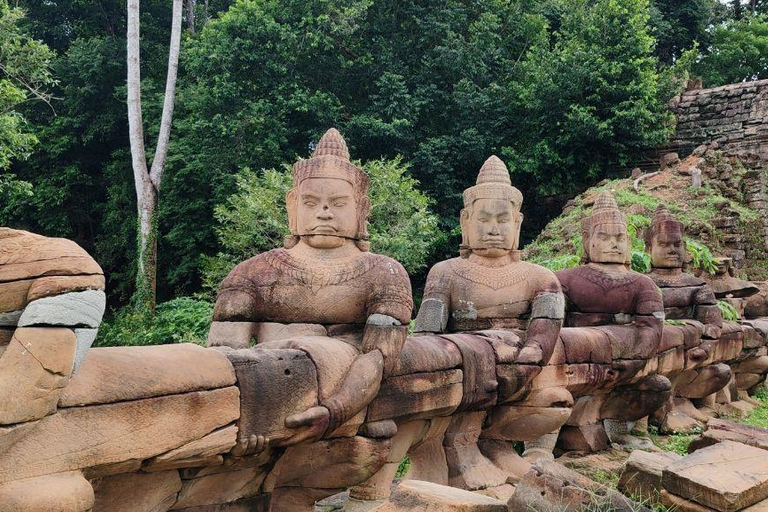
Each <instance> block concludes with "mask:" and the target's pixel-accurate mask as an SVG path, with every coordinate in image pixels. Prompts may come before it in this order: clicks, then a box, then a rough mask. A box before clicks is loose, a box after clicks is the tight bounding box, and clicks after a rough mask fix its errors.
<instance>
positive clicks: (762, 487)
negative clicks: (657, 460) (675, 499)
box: [662, 441, 768, 512]
mask: <svg viewBox="0 0 768 512" xmlns="http://www.w3.org/2000/svg"><path fill="white" fill-rule="evenodd" d="M662 485H663V487H664V489H666V490H667V491H668V492H670V493H672V494H675V495H677V496H680V497H681V498H685V499H689V500H692V501H695V502H697V503H699V504H701V505H704V506H707V507H710V508H713V509H715V510H718V511H720V512H735V511H737V510H741V509H743V508H746V507H748V506H750V505H754V504H755V503H757V502H758V501H761V500H763V499H766V498H768V458H766V456H765V451H763V450H761V449H759V448H755V447H752V446H747V445H745V444H741V443H736V442H733V441H722V442H720V443H718V444H715V445H713V446H708V447H706V448H702V449H700V450H697V451H695V452H694V453H692V454H690V455H688V456H687V457H685V458H683V459H681V460H679V461H677V462H673V463H672V464H670V465H669V466H667V467H666V468H665V469H664V471H663V474H662Z"/></svg>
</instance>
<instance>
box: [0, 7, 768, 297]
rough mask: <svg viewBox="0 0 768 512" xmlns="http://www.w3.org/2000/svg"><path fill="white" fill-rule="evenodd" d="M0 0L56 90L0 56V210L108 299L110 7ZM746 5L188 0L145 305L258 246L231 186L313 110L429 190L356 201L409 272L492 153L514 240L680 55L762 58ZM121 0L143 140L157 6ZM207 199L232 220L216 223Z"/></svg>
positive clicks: (653, 118) (649, 137) (679, 74)
mask: <svg viewBox="0 0 768 512" xmlns="http://www.w3.org/2000/svg"><path fill="white" fill-rule="evenodd" d="M6 1H7V0H0V6H2V10H1V11H0V13H1V14H2V22H0V31H2V35H3V36H4V37H2V38H1V39H0V45H2V46H0V58H1V59H3V60H2V63H3V65H4V66H6V65H7V62H10V61H8V58H9V57H8V56H9V55H11V54H13V52H11V53H8V50H7V48H11V46H8V44H7V42H10V41H18V42H20V44H16V43H14V45H15V46H13V45H12V46H13V48H16V49H17V50H18V49H25V48H26V50H24V51H25V52H27V53H28V54H29V55H30V56H34V58H32V57H30V58H28V59H26V60H20V61H18V64H19V65H18V66H17V67H16V68H14V69H17V70H20V71H21V72H22V73H23V75H21V76H26V77H28V78H33V79H34V80H35V82H34V83H36V84H40V85H45V87H44V88H43V89H49V91H48V92H49V93H50V94H52V95H53V96H54V97H55V98H56V99H55V100H54V101H52V102H51V106H52V107H53V108H51V107H49V106H48V105H47V104H45V102H40V101H37V102H34V101H27V100H28V99H30V98H29V92H28V91H24V90H23V88H22V90H21V94H22V95H20V93H19V92H18V90H12V89H11V88H9V87H8V82H7V81H5V80H4V79H5V78H7V77H8V76H7V75H3V74H2V73H0V84H2V85H0V116H3V117H2V119H3V121H2V122H0V155H7V158H6V162H10V161H11V160H12V161H13V164H12V166H11V167H10V168H9V174H7V175H2V176H0V187H1V190H2V191H3V194H4V195H3V197H2V199H3V202H2V206H1V207H0V224H4V225H11V226H14V227H20V228H25V229H31V230H34V231H37V232H40V233H44V234H47V235H54V236H65V237H68V238H72V239H74V240H75V241H77V242H78V243H80V244H81V245H82V246H83V247H85V248H86V249H87V250H88V251H89V252H90V253H91V254H93V255H94V257H95V258H96V259H97V260H98V261H99V263H100V264H101V265H102V266H103V267H104V269H105V271H106V273H107V278H108V281H107V289H108V294H109V299H110V305H111V306H112V307H119V306H120V305H124V304H126V303H127V302H128V300H129V299H130V297H131V295H132V294H133V292H134V285H135V282H136V280H135V268H136V264H135V258H136V203H135V201H136V199H135V192H134V185H133V177H132V173H131V167H130V155H129V151H128V138H127V119H126V106H125V76H126V66H125V43H126V41H125V29H126V27H125V5H124V3H122V2H119V1H117V0H103V1H101V2H99V4H98V8H95V7H94V5H93V3H92V2H88V1H86V0H67V1H63V0H19V2H18V5H20V6H21V8H22V9H25V10H26V18H22V16H21V11H20V10H19V9H16V8H13V9H11V8H9V7H8V6H7V3H6ZM752 4H754V9H752V8H750V7H747V6H746V5H745V6H744V9H742V10H741V11H740V12H738V13H737V12H735V11H734V10H733V5H734V4H733V3H732V2H729V4H728V5H727V6H723V4H721V3H720V2H717V1H716V0H682V1H667V0H621V1H619V0H577V1H571V0H448V1H442V2H437V1H434V0H427V1H418V2H417V1H414V0H403V1H398V2H393V1H391V0H343V1H340V2H330V1H328V0H303V1H298V0H286V1H276V0H235V1H232V0H211V1H210V2H206V5H208V6H209V12H208V13H207V15H205V16H204V15H203V13H202V11H201V9H203V7H202V6H201V3H200V2H198V12H197V22H196V23H195V25H196V30H195V32H194V33H192V32H189V31H187V32H186V33H185V34H184V40H183V42H182V55H181V68H180V75H179V84H178V94H177V101H176V105H177V108H176V115H175V119H174V127H173V131H172V137H171V148H170V153H169V156H168V162H167V166H166V174H165V177H164V181H163V188H162V190H161V192H160V218H159V274H158V278H159V295H160V299H161V301H162V300H165V301H168V300H169V299H171V298H173V297H175V296H179V295H189V294H193V293H196V292H198V291H200V290H201V289H202V286H203V278H204V277H205V278H206V279H207V280H208V281H209V282H210V281H212V280H213V279H214V277H213V276H216V275H221V272H223V271H224V270H225V269H226V268H228V265H230V264H231V263H232V262H233V261H234V260H237V259H238V258H241V257H245V256H247V255H250V254H252V253H253V252H254V251H256V250H261V249H262V248H264V249H265V248H267V247H270V246H276V245H279V244H280V239H281V237H282V233H283V230H284V226H283V225H281V224H280V222H281V221H282V219H283V217H282V215H283V213H282V211H281V210H280V206H279V201H277V200H275V201H269V202H266V201H263V200H262V201H261V202H259V201H256V200H255V199H254V197H255V196H253V195H251V196H250V199H248V190H251V192H253V193H255V192H254V191H258V190H261V189H260V188H259V187H266V189H264V190H272V191H276V190H278V189H279V188H280V187H284V186H286V184H285V181H280V180H285V175H284V174H283V173H282V172H280V171H275V172H274V173H273V174H270V172H271V171H269V172H268V171H262V169H282V168H283V167H282V166H284V165H286V164H290V163H292V162H293V161H295V160H296V158H298V157H304V156H306V155H307V154H308V153H309V151H310V149H311V146H312V144H313V143H315V142H316V141H317V139H318V137H319V136H320V135H321V134H322V133H323V132H324V131H325V130H326V129H327V128H328V127H330V126H336V127H338V128H339V129H340V130H341V131H342V133H343V134H344V135H345V137H346V139H347V142H348V143H349V146H350V150H351V153H352V155H353V156H354V157H355V158H359V159H361V160H362V161H364V162H369V165H371V163H372V162H395V161H398V160H396V159H397V158H401V159H402V160H399V162H400V163H399V164H398V165H397V166H395V167H397V168H398V169H401V170H402V169H405V168H406V167H407V170H404V171H402V172H403V174H402V176H403V177H404V179H400V178H397V179H398V180H400V182H402V183H404V184H405V185H404V186H406V187H408V188H409V190H410V189H411V188H413V187H415V183H414V182H411V181H409V180H410V179H411V178H413V179H416V180H418V184H419V185H418V187H419V190H420V191H421V192H423V193H424V194H426V196H428V197H429V198H431V203H429V204H430V209H431V210H432V211H433V212H434V213H435V214H436V215H437V227H436V230H435V226H434V225H433V224H432V222H434V220H433V218H432V217H431V216H428V215H427V214H426V207H427V203H428V201H427V199H426V198H423V197H422V196H410V195H408V194H410V192H408V193H405V192H404V191H403V190H400V189H396V188H382V189H380V190H378V191H377V192H376V193H377V194H382V196H381V197H380V198H377V197H376V196H374V197H373V201H374V204H379V205H380V207H379V209H378V211H379V212H380V213H381V218H384V217H392V218H393V219H394V218H395V217H398V218H399V222H402V223H405V225H403V224H399V225H397V226H391V225H390V224H381V225H382V226H385V225H386V226H387V229H386V230H384V229H379V228H377V227H376V226H377V222H378V221H377V220H376V219H375V218H374V219H373V221H372V226H373V227H372V234H373V236H374V249H375V250H379V251H382V252H388V253H390V254H392V255H395V257H396V258H398V259H402V260H404V263H406V266H407V267H408V268H409V270H411V271H412V272H413V273H415V274H416V282H415V283H414V284H415V285H416V288H418V287H419V284H420V280H421V279H423V277H424V275H423V274H424V271H423V270H421V269H426V268H428V267H429V266H430V265H431V264H432V263H434V262H435V261H437V260H440V259H444V258H446V257H448V256H453V255H454V253H455V248H456V246H457V245H458V229H457V227H458V212H459V209H460V208H461V191H462V190H463V189H464V188H465V187H467V186H468V185H471V184H472V183H473V182H474V179H475V176H476V173H477V170H478V169H479V167H480V165H481V164H482V162H483V161H484V160H485V158H487V157H488V155H490V154H492V153H495V154H498V155H499V156H500V157H502V158H503V159H504V160H505V162H506V163H507V165H508V166H509V167H510V170H511V171H512V173H513V180H514V182H515V185H516V186H518V187H519V188H520V189H521V190H522V191H523V193H524V194H525V197H526V201H525V203H524V204H523V209H524V213H525V215H526V221H525V224H524V225H523V228H524V232H523V241H524V242H526V241H529V240H531V239H532V238H534V236H535V234H536V232H537V231H538V230H539V229H541V228H542V227H543V226H544V225H545V224H546V222H547V221H548V220H549V219H550V218H551V217H552V216H554V215H555V214H557V213H559V211H560V207H561V206H562V204H563V202H564V201H565V199H566V198H567V197H568V196H569V195H572V194H573V193H575V192H578V191H581V190H584V189H585V188H587V187H588V186H590V185H592V184H594V183H595V182H596V181H598V180H600V179H602V178H605V177H613V176H616V175H620V174H621V173H623V172H625V171H626V169H627V167H628V166H629V165H630V164H631V163H632V162H633V159H634V158H635V155H636V154H637V153H638V152H639V151H642V150H644V149H646V148H651V147H654V146H656V145H658V144H659V143H660V142H661V141H663V140H664V137H665V136H666V134H667V133H668V131H669V129H670V128H669V126H668V125H667V121H668V120H669V115H668V113H667V112H666V110H665V105H666V102H667V100H668V99H669V98H670V97H671V96H672V95H674V94H675V93H676V92H677V90H678V88H679V87H680V86H681V85H682V82H683V81H684V79H685V78H686V77H687V76H688V72H689V69H690V68H691V66H692V65H693V63H695V67H694V71H698V72H700V73H702V74H705V73H706V74H705V81H707V82H708V81H709V80H732V79H736V75H726V74H724V71H723V69H726V68H727V69H736V68H735V67H734V65H733V62H735V60H734V59H738V62H739V66H738V79H741V78H745V77H749V76H762V75H761V74H760V73H762V72H763V68H761V66H762V65H763V64H761V62H762V61H760V59H759V58H757V57H756V55H757V53H758V52H757V50H759V48H761V46H760V45H762V44H764V37H763V36H762V35H760V34H761V32H760V30H761V29H760V27H761V26H762V25H761V24H764V21H762V18H759V17H758V15H759V13H760V10H761V9H764V6H763V4H764V3H763V2H752ZM141 9H142V16H141V18H142V25H141V27H142V28H141V30H142V33H141V37H142V59H143V61H142V79H143V83H142V96H143V106H144V118H145V136H146V137H147V141H151V140H153V139H154V138H155V137H156V135H157V134H156V132H155V130H156V129H157V124H158V123H157V120H158V118H159V115H160V110H161V100H162V90H163V83H164V79H165V71H166V69H165V66H166V60H167V49H168V40H169V35H170V34H169V27H170V17H171V16H170V14H171V13H170V11H171V5H170V3H169V2H166V1H160V0H143V1H142V3H141ZM753 10H754V11H755V12H752V11H753ZM189 14H190V13H185V16H186V17H187V18H189ZM734 20H736V21H734ZM28 34H30V35H31V36H32V37H31V38H30V37H29V35H28ZM654 38H655V41H654ZM35 39H39V40H40V41H42V43H44V44H45V45H47V47H48V48H50V50H47V49H46V46H44V45H43V44H42V43H39V42H36V41H35ZM17 50H14V51H17ZM739 52H742V53H741V54H739ZM22 53H24V52H22ZM762 53H763V54H765V52H762ZM739 55H743V56H744V58H741V57H738V56H739ZM753 57H754V58H753ZM696 61H698V62H696ZM46 69H50V70H51V74H50V75H47V74H46V71H45V70H46ZM53 80H55V81H56V83H54V82H53ZM707 82H705V83H706V85H716V84H710V83H707ZM15 87H17V88H18V83H15ZM54 111H55V114H54ZM24 120H26V121H24ZM9 127H10V128H11V132H6V131H5V130H6V129H8V128H9ZM6 133H13V134H15V135H14V136H17V137H22V139H14V140H13V141H12V142H9V141H11V139H8V138H6V137H7V135H6ZM35 138H36V139H37V140H39V141H40V144H38V145H36V146H32V143H33V142H34V139H35ZM149 146H150V147H151V146H152V144H149ZM32 149H34V151H32ZM10 152H13V154H11V153H10ZM30 153H31V154H30ZM27 156H29V157H28V158H27V159H26V160H24V161H22V159H23V157H27ZM9 159H10V160H9ZM0 163H2V160H0ZM406 164H407V165H406ZM7 165H8V163H5V164H3V165H0V168H2V167H4V166H7ZM381 165H385V164H384V163H382V164H381ZM386 165H389V164H386ZM248 169H250V171H249V170H248ZM393 169H394V167H393ZM0 170H2V169H0ZM11 184H13V186H12V187H11V186H10V185H11ZM392 185H393V186H394V185H395V184H394V183H393V184H392ZM414 193H415V192H414ZM233 194H234V195H233ZM403 194H405V199H404V200H403V201H401V202H397V201H393V200H392V198H393V197H396V196H397V197H401V196H402V195H403ZM278 196H279V194H278ZM416 197H419V198H421V199H418V200H415V199H413V198H416ZM237 198H240V203H238V204H233V203H232V201H234V200H235V199H237ZM377 201H378V203H377ZM407 206H413V207H414V208H415V210H414V211H419V212H422V213H420V214H419V215H421V217H417V218H416V219H413V218H411V217H409V216H408V212H409V211H410V210H407V209H404V208H405V207H407ZM228 208H229V209H231V211H233V212H239V211H240V210H238V208H241V209H243V210H242V211H243V218H242V219H240V220H235V218H234V217H232V216H231V218H229V219H227V215H226V213H224V212H225V211H226V210H227V209H228ZM376 211H377V210H376V209H374V215H376ZM246 212H247V215H246ZM248 219H251V221H252V222H254V223H258V224H259V226H258V227H259V228H260V229H261V231H259V229H256V228H254V226H252V225H248V222H249V220H248ZM427 219H429V220H427ZM422 222H426V223H427V224H425V225H420V223H422ZM417 231H418V233H417V234H414V233H416V232H417ZM393 233H403V236H402V237H401V238H398V237H397V236H395V235H393ZM436 233H440V235H439V236H437V235H436ZM376 237H378V239H377V238H376ZM406 242H407V243H406ZM377 244H378V246H377ZM406 245H410V246H411V250H410V251H404V250H403V248H404V246H406ZM217 255H223V257H219V256H217ZM414 258H415V259H414ZM222 262H226V264H222ZM571 262H572V261H567V262H566V261H563V262H561V264H563V265H566V264H570V263H571ZM217 264H218V270H213V268H214V267H215V266H216V265H217ZM636 264H637V265H638V266H639V265H642V264H644V262H643V261H642V260H640V259H638V260H637V261H636ZM204 268H205V273H204V272H203V270H204ZM217 272H218V274H217Z"/></svg>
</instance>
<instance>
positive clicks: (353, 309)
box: [209, 129, 413, 510]
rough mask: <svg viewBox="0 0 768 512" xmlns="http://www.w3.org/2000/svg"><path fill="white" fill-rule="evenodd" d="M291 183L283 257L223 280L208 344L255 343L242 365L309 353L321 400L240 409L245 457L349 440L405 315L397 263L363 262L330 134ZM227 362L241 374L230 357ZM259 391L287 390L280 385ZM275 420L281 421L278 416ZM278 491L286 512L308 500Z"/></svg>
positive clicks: (355, 196) (343, 162)
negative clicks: (259, 356)
mask: <svg viewBox="0 0 768 512" xmlns="http://www.w3.org/2000/svg"><path fill="white" fill-rule="evenodd" d="M293 180H294V186H293V188H292V189H291V190H290V191H289V192H288V194H287V195H286V205H287V209H288V218H289V227H290V232H291V234H290V236H288V237H287V238H286V242H285V247H284V248H280V249H274V250H271V251H269V252H266V253H263V254H259V255H257V256H255V257H253V258H251V259H249V260H247V261H245V262H243V263H240V264H239V265H237V266H236V267H235V268H234V269H233V270H232V271H231V272H230V274H229V275H228V276H227V278H226V279H225V280H224V281H223V282H222V284H221V287H220V290H219V294H218V298H217V300H216V306H215V309H214V323H213V325H212V327H211V332H210V335H209V344H211V345H227V346H229V347H232V348H236V349H248V347H250V341H251V338H252V337H256V338H257V340H256V341H257V344H256V346H255V347H254V348H253V349H249V350H245V351H243V350H238V352H239V353H242V354H243V355H242V357H243V358H245V359H246V360H249V359H248V358H250V357H251V356H250V355H249V354H250V353H251V352H253V351H265V350H267V351H273V350H283V351H285V350H288V351H291V350H294V351H295V350H298V351H301V352H303V353H305V354H308V355H309V357H310V359H311V361H312V363H314V365H315V366H316V367H317V374H318V375H317V379H316V385H317V387H318V388H319V389H318V392H319V396H317V397H315V396H310V397H302V399H297V397H294V396H291V397H285V399H284V400H281V401H280V403H275V404H272V403H270V404H262V405H260V406H259V407H250V409H251V412H250V413H249V412H247V411H245V410H244V412H243V414H244V415H246V414H251V415H252V416H253V418H252V421H251V422H250V424H251V425H254V426H253V427H252V428H244V427H243V418H241V433H240V436H241V442H242V443H245V444H247V446H246V447H245V448H244V450H245V451H249V450H251V451H252V450H253V449H254V447H256V448H257V449H263V448H264V446H266V445H272V446H287V445H295V444H296V443H299V442H301V441H306V440H309V441H317V440H319V439H321V438H323V437H326V438H328V437H346V436H354V435H355V434H356V433H357V430H358V427H360V425H361V424H362V423H363V421H364V419H365V408H366V406H367V405H368V404H369V403H370V401H371V400H372V399H373V398H374V397H375V396H376V394H377V393H378V391H379V387H380V384H381V380H382V378H383V377H386V376H387V375H388V374H389V372H390V371H391V370H392V368H393V366H394V364H395V363H396V362H397V360H398V357H399V354H400V351H401V349H402V346H403V343H404V342H405V337H406V333H407V325H408V323H409V321H410V318H411V310H412V307H413V299H412V297H411V286H410V281H409V279H408V275H407V273H406V271H405V269H404V268H403V267H402V265H400V264H399V263H398V262H397V261H395V260H393V259H391V258H388V257H386V256H381V255H377V254H372V253H370V252H368V232H367V229H366V222H367V218H368V213H369V210H370V200H369V198H368V196H367V189H368V184H369V179H368V177H367V176H366V175H365V174H364V173H363V172H362V171H361V170H360V169H358V168H357V167H356V166H355V165H353V164H352V163H351V162H350V160H349V152H348V150H347V146H346V143H345V142H344V140H343V139H342V137H341V135H340V134H339V132H338V131H337V130H335V129H330V130H328V131H327V132H326V133H325V135H323V137H322V138H321V139H320V141H319V143H318V145H317V148H316V150H315V152H314V154H313V155H312V157H311V158H309V159H308V160H301V161H299V162H297V163H296V164H295V165H294V167H293ZM275 353H277V352H275ZM286 354H289V352H286ZM231 359H232V360H233V362H234V364H235V368H236V371H239V367H238V363H237V362H236V359H237V356H233V357H231ZM242 364H243V365H245V366H247V365H248V364H252V363H249V362H248V361H245V362H243V363H242ZM275 364H276V363H275ZM243 371H246V368H245V367H243ZM285 372H286V375H291V373H290V370H289V369H286V370H285ZM291 377H293V375H291ZM238 380H241V378H240V376H238ZM265 384H266V385H271V386H276V387H278V386H283V387H288V386H289V385H288V384H286V385H281V383H280V381H279V380H278V379H277V378H275V379H272V380H271V381H270V382H267V383H265ZM244 388H245V386H244ZM293 392H294V393H297V392H299V391H297V390H294V391H293ZM242 393H243V394H247V393H251V394H252V395H254V396H252V397H250V398H248V397H241V400H250V401H251V402H252V403H253V401H258V400H260V399H261V397H263V396H266V395H269V393H263V390H259V389H254V390H250V391H249V390H247V389H243V391H242ZM273 395H274V396H282V395H280V393H277V394H273ZM298 404H302V405H301V406H299V405H298ZM291 407H300V409H304V410H296V411H291V410H290V408H291ZM244 409H245V406H244ZM262 409H263V410H262ZM280 412H284V413H285V414H286V415H287V417H285V416H284V417H282V418H280V417H279V416H280ZM283 422H284V425H283V424H282V423H283ZM256 425H258V428H257V427H256ZM242 430H251V432H248V431H245V432H243V431H242ZM270 430H271V434H270V433H268V432H265V431H270ZM390 435H391V434H390ZM298 463H300V462H298ZM286 464H287V463H286ZM286 474H287V473H286ZM353 483H355V482H350V483H349V484H348V485H352V484H353ZM293 485H294V486H295V485H296V484H295V483H293ZM277 487H279V483H278V484H277ZM286 489H287V490H286V492H288V490H290V489H294V488H293V487H291V488H290V489H288V488H286ZM278 491H279V489H277V488H276V490H275V493H277V494H273V500H276V501H278V502H281V503H282V502H285V503H286V504H287V505H285V506H286V507H290V506H294V507H298V506H304V507H306V506H308V503H299V502H298V501H296V502H292V501H291V500H292V499H295V500H299V501H301V500H305V501H306V500H310V502H311V501H312V500H313V499H314V498H316V497H317V494H315V495H313V496H310V497H306V496H304V497H296V498H290V499H289V498H287V497H285V496H281V497H274V496H277V495H278V494H279V492H278ZM310 494H311V493H310ZM310 498H311V499H310ZM273 508H274V507H273ZM288 509H289V508H286V510H288ZM275 510H276V509H275Z"/></svg>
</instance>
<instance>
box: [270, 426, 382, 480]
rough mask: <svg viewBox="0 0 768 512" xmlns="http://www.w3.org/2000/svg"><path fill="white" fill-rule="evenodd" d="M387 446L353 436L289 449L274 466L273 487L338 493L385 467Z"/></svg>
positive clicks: (380, 442) (374, 440) (373, 440)
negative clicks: (336, 489) (331, 490)
mask: <svg viewBox="0 0 768 512" xmlns="http://www.w3.org/2000/svg"><path fill="white" fill-rule="evenodd" d="M390 444H391V442H390V440H389V439H368V438H365V437H360V436H355V437H349V438H340V439H329V440H324V441H318V442H316V443H312V444H299V445H295V446H290V447H288V448H287V449H286V451H285V455H283V457H281V458H280V459H278V461H277V464H276V465H275V468H274V472H275V477H276V480H275V487H293V486H299V487H308V488H318V489H335V488H339V489H340V488H346V487H350V486H352V485H356V484H358V483H362V482H364V481H365V480H367V479H368V478H370V476H371V475H373V473H375V472H376V471H378V470H379V469H380V468H381V466H382V465H383V464H384V462H385V461H386V457H387V454H388V453H389V448H390Z"/></svg>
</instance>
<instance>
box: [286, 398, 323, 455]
mask: <svg viewBox="0 0 768 512" xmlns="http://www.w3.org/2000/svg"><path fill="white" fill-rule="evenodd" d="M329 422H330V413H329V412H328V409H326V408H325V407H323V406H322V405H317V406H315V407H310V408H309V409H307V410H306V411H304V412H300V413H297V414H292V415H291V416H288V417H287V418H286V419H285V426H286V427H288V428H293V429H299V430H298V431H297V432H296V433H295V434H293V435H292V436H290V437H289V438H287V439H284V440H282V441H280V444H281V445H282V446H288V445H292V444H297V443H300V442H302V441H306V440H310V441H317V440H318V439H320V438H321V437H322V436H323V434H325V431H326V430H327V429H328V424H329Z"/></svg>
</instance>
